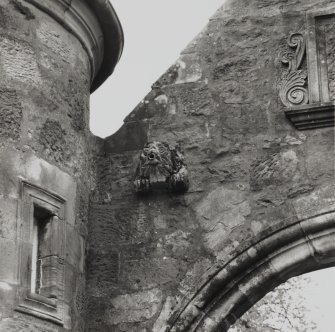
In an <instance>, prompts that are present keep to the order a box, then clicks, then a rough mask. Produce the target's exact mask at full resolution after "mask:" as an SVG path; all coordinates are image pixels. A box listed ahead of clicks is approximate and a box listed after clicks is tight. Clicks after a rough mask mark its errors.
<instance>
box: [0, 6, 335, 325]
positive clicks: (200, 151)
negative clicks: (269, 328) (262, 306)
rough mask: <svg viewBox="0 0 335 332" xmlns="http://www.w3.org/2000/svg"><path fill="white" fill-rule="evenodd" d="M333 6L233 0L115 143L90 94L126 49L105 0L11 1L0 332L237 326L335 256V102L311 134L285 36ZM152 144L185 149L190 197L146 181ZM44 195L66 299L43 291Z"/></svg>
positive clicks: (2, 128)
mask: <svg viewBox="0 0 335 332" xmlns="http://www.w3.org/2000/svg"><path fill="white" fill-rule="evenodd" d="M328 6H330V7H334V5H332V1H330V0H322V1H320V0H308V1H306V0H294V1H293V0H292V1H287V0H285V1H283V0H282V1H278V0H267V1H265V0H252V1H247V2H246V1H243V0H228V1H226V2H225V4H224V6H223V7H222V8H220V9H219V10H218V11H217V12H216V13H215V14H214V16H213V17H212V18H211V19H210V21H209V23H208V25H207V27H206V28H205V29H204V30H203V31H202V32H201V33H200V34H199V35H198V36H197V37H196V38H195V39H194V40H193V41H192V42H191V43H190V44H189V45H188V46H187V47H186V49H185V50H184V51H183V52H182V54H181V56H180V58H179V59H178V60H177V61H176V63H175V64H174V65H172V66H171V68H170V69H168V70H167V72H166V73H165V74H163V75H162V77H161V78H159V79H158V80H157V82H155V83H154V84H153V86H152V90H151V92H150V93H149V94H148V95H147V96H146V97H145V98H144V100H143V102H141V103H140V104H139V105H138V106H137V107H136V108H135V110H134V111H133V112H132V113H130V114H129V115H128V117H127V118H126V119H125V123H124V125H123V127H122V128H121V129H120V130H119V131H118V132H117V133H115V134H114V135H112V136H110V137H108V138H106V139H105V140H103V139H100V138H97V137H93V136H92V134H91V133H90V132H89V129H88V118H89V114H88V109H89V107H88V103H89V94H90V91H93V90H94V89H96V88H97V87H98V86H99V85H100V84H101V83H102V82H103V80H104V79H106V77H107V76H108V75H109V74H110V73H111V72H112V71H113V68H114V66H115V64H116V62H117V59H118V57H119V56H120V52H121V49H122V31H121V28H120V26H119V23H118V21H117V18H116V16H115V13H114V11H113V10H112V9H111V7H110V6H109V4H108V2H106V1H103V0H96V1H94V2H92V1H91V2H90V1H87V4H86V1H84V0H81V1H72V2H70V1H59V0H57V1H55V0H54V1H51V0H46V1H45V2H43V3H42V2H39V1H36V0H29V1H28V0H25V1H24V0H21V1H20V0H0V27H1V29H2V33H1V34H0V46H1V52H0V74H1V84H2V86H1V87H0V90H1V93H0V94H1V96H0V158H1V159H0V160H1V162H0V226H1V227H0V252H1V253H2V255H1V257H0V260H1V269H0V331H1V332H2V331H6V332H7V331H8V332H12V331H41V332H42V331H43V332H44V331H58V332H62V331H73V332H80V331H89V332H94V331H99V332H107V331H108V332H109V331H113V332H114V331H115V332H121V331H127V332H128V331H129V332H131V331H134V332H135V331H136V332H149V331H152V332H168V331H171V332H172V331H174V332H177V331H185V332H186V331H205V332H212V331H217V330H219V329H221V330H223V331H226V330H228V329H229V326H230V325H231V324H233V323H234V321H235V320H236V318H238V317H240V316H241V315H242V314H243V313H244V312H245V311H247V310H248V309H249V308H250V307H251V306H252V305H253V304H255V303H256V302H257V301H258V300H259V299H260V298H261V297H262V296H264V295H265V294H266V293H267V292H269V291H271V290H272V289H273V288H275V287H276V286H278V285H279V284H280V283H282V282H284V281H285V280H286V279H288V278H290V277H293V276H296V275H299V274H302V273H305V272H309V271H312V270H315V269H320V268H324V267H328V266H332V265H334V261H335V259H334V257H335V255H334V252H335V249H334V243H335V241H334V235H333V232H332V229H333V227H334V222H335V216H334V212H333V211H334V209H335V195H334V193H335V192H334V188H335V183H334V127H333V126H332V125H333V123H332V122H331V119H332V116H333V115H332V114H333V108H331V106H329V105H330V104H327V107H326V109H325V108H324V107H323V106H324V105H323V104H322V105H321V106H320V105H318V106H317V109H318V110H319V109H320V107H321V113H322V116H326V117H327V118H326V122H323V119H324V118H321V120H320V118H318V119H317V121H316V122H317V124H318V125H317V126H316V125H314V124H315V122H313V123H312V122H308V121H310V119H312V120H313V119H314V120H315V117H314V118H313V117H312V118H311V117H308V116H307V118H308V119H307V125H308V126H309V128H312V127H313V129H312V130H308V131H299V130H298V129H297V128H295V127H294V126H293V124H296V123H295V122H294V121H293V120H292V117H290V115H288V113H287V112H288V111H293V112H295V113H294V114H295V115H294V116H300V115H299V114H300V113H299V112H301V105H298V106H297V107H298V108H294V107H293V108H292V109H291V108H288V106H287V105H285V104H284V103H283V102H282V99H281V98H280V89H281V82H282V81H281V79H282V78H283V71H285V70H287V67H285V64H283V63H282V61H281V60H282V58H281V55H282V53H283V50H287V48H288V47H290V46H289V45H288V44H287V40H288V38H289V36H290V35H291V34H292V33H297V32H299V33H301V34H304V33H306V27H307V25H306V24H307V23H306V12H307V11H312V12H314V11H315V10H319V9H320V8H322V9H325V10H326V13H327V10H329V11H330V13H333V11H332V9H331V8H330V9H329V8H328ZM68 11H69V13H71V14H73V15H72V16H71V15H66V13H67V12H68ZM74 13H77V14H78V13H79V14H78V15H79V16H80V15H82V16H80V17H79V18H78V17H76V15H74ZM320 20H321V21H322V20H323V19H322V18H321V19H320ZM327 20H329V18H328V17H327ZM334 20H335V18H334ZM82 22H86V24H83V23H82ZM322 22H323V21H322ZM328 23H329V22H328V21H327V24H328ZM322 24H323V23H322ZM329 24H330V23H329ZM329 24H328V25H327V27H329V26H330V25H329ZM87 27H89V28H90V29H88V28H87ZM327 29H328V28H327ZM327 29H326V28H325V29H324V30H322V31H324V33H325V34H326V38H325V42H326V44H327V43H328V44H329V47H330V46H331V45H332V44H331V43H332V41H331V39H330V37H329V36H328V35H327V33H329V31H328V30H327ZM91 33H92V34H91ZM327 36H328V37H327ZM327 38H328V39H327ZM103 46H104V47H103ZM292 50H293V51H294V47H293V48H292V47H291V51H292ZM306 51H308V49H307V50H306ZM322 54H323V53H322ZM325 54H326V56H328V58H329V57H330V56H331V54H332V53H331V52H330V51H329V50H328V51H327V52H326V53H325ZM328 58H327V59H328ZM302 61H303V62H302V63H301V68H302V69H301V70H307V69H309V68H310V67H308V66H310V65H309V64H308V63H307V61H306V58H304V59H303V60H302ZM327 61H328V62H327V63H328V64H329V66H330V69H329V75H328V79H329V82H330V83H329V91H330V92H331V93H332V91H333V85H334V84H333V82H332V79H333V74H332V73H333V59H332V58H331V59H328V60H327ZM322 70H323V72H322V73H323V75H324V74H325V72H324V71H325V67H323V69H322ZM309 75H310V72H309ZM284 76H285V75H284ZM322 77H323V78H324V77H325V76H322ZM302 84H303V86H302V87H303V88H306V89H307V88H308V87H310V85H308V86H307V85H306V86H305V85H304V84H307V81H306V83H302ZM323 88H324V86H323ZM330 103H331V102H330ZM293 106H295V105H293ZM299 107H300V108H299ZM304 107H305V106H304ZM313 107H314V106H313ZM310 111H311V109H310V108H308V110H307V112H310ZM327 112H328V113H327ZM298 113H299V114H298ZM325 113H326V115H325ZM290 114H291V113H290ZM297 114H298V115H297ZM313 114H314V115H315V114H319V113H315V112H314V113H313ZM314 115H313V116H314ZM295 119H296V118H295ZM300 120H301V119H300ZM300 120H299V121H300ZM305 120H306V119H305V118H303V120H301V121H300V124H301V122H302V123H305V122H306V121H305ZM291 121H292V122H293V124H292V122H291ZM325 123H326V125H327V126H328V127H325V128H321V127H322V126H321V125H320V124H325ZM148 142H166V143H167V144H168V145H169V146H170V147H174V146H176V145H179V146H180V147H181V149H182V151H183V155H184V158H185V163H186V164H187V169H188V178H189V181H190V186H189V188H188V191H187V192H185V193H171V192H169V191H157V192H155V193H154V194H153V195H142V196H141V195H137V194H136V193H135V192H134V187H133V183H134V174H135V173H136V172H135V171H136V167H137V163H138V160H139V155H140V153H141V151H142V149H143V147H144V146H145V145H146V143H148ZM34 195H36V196H39V197H37V198H36V197H35V196H34ZM31 197H33V198H31ZM30 199H31V200H33V201H34V199H37V200H39V201H38V202H40V201H43V202H44V203H38V204H42V205H43V206H42V210H41V211H42V212H40V214H41V213H42V214H43V213H44V212H43V211H45V209H46V208H45V206H44V205H46V206H49V207H48V209H49V210H50V211H51V212H52V213H51V212H50V211H49V212H50V213H51V214H50V215H52V216H56V217H57V218H58V221H59V224H57V225H58V228H57V233H55V234H57V239H59V241H52V243H53V246H55V247H57V246H56V244H57V245H59V250H58V251H57V260H56V262H54V263H52V264H53V265H52V264H51V265H52V268H54V269H55V270H57V271H58V272H57V273H58V274H57V278H58V279H57V282H56V285H53V286H55V287H56V289H57V290H58V293H57V294H56V295H57V300H56V307H55V306H54V303H55V301H54V298H50V299H47V300H46V299H43V298H40V297H37V300H36V296H35V297H34V296H33V295H34V294H33V295H31V294H30V293H29V280H30V279H29V278H30V272H31V271H30V269H31V259H30V258H31V257H30V256H31V252H32V247H33V241H32V235H31V234H32V231H31V229H32V227H33V226H32V221H31V217H32V216H33V215H32V212H31V209H32V205H31V204H32V203H31V201H30ZM29 204H30V205H29ZM36 204H37V203H36ZM48 204H49V205H48ZM34 206H35V205H34ZM33 208H35V207H33ZM29 209H30V210H29ZM29 222H30V223H31V225H30V224H29ZM29 225H30V226H31V227H30V226H29ZM311 248H312V249H311ZM35 295H36V294H35ZM33 299H35V300H36V301H37V302H38V303H39V304H40V307H39V308H37V307H36V306H35V307H34V305H35V304H32V302H34V301H33ZM36 301H35V302H36ZM43 301H44V302H43ZM41 303H42V304H41ZM43 303H44V304H43ZM45 303H49V304H50V305H49V307H48V306H46V305H45ZM50 308H51V309H50ZM48 310H49V311H48Z"/></svg>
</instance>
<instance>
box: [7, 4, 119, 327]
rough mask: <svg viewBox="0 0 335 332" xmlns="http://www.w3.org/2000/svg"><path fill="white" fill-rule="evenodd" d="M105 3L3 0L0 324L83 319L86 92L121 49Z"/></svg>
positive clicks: (65, 323)
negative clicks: (108, 36) (108, 34)
mask: <svg viewBox="0 0 335 332" xmlns="http://www.w3.org/2000/svg"><path fill="white" fill-rule="evenodd" d="M99 11H100V12H99ZM101 13H104V15H105V16H104V19H105V20H107V21H108V23H107V24H105V23H102V24H100V22H99V19H98V16H97V15H100V14H101ZM111 13H112V14H113V15H115V13H114V12H112V9H111V6H109V3H103V2H101V1H96V2H95V3H94V4H93V5H92V7H89V5H88V4H87V3H86V2H85V1H72V2H71V1H55V0H52V1H44V0H43V1H34V0H31V1H19V0H1V1H0V29H1V34H0V49H1V52H0V77H1V78H0V225H1V226H0V252H1V257H0V265H1V269H0V331H6V332H11V331H34V332H35V331H43V332H45V331H65V330H71V331H83V329H84V317H83V315H84V311H85V241H86V237H87V215H88V205H89V191H90V188H91V186H92V184H93V180H92V176H91V152H90V145H91V144H90V141H92V142H93V138H92V137H91V136H92V135H91V133H90V132H89V128H88V124H89V113H88V111H89V96H90V90H93V89H95V88H97V87H98V86H99V85H100V84H101V83H102V81H103V80H104V79H105V78H106V77H107V76H108V75H109V74H110V73H111V71H112V70H113V66H114V65H115V63H116V61H117V59H118V57H119V53H120V49H121V42H120V41H121V40H122V35H121V32H120V31H121V29H120V27H119V26H118V22H116V21H115V20H114V21H113V15H112V14H111ZM115 17H116V16H115ZM115 17H114V19H115ZM113 24H114V25H115V26H117V28H118V29H119V30H118V31H116V32H115V31H114V32H113V30H112V29H110V31H111V33H114V37H115V36H116V35H118V34H119V35H118V37H119V38H120V40H119V41H115V43H116V44H117V45H116V46H115V45H112V46H113V47H114V49H111V44H112V43H111V42H110V41H109V45H104V36H105V35H104V32H106V31H104V29H105V30H106V29H107V28H108V26H109V27H110V28H112V27H113ZM113 47H112V48H113ZM106 54H109V55H110V57H111V58H113V57H114V59H109V60H106V59H105V58H104V57H105V55H106ZM113 61H114V62H113ZM101 68H102V69H101ZM101 70H102V71H101Z"/></svg>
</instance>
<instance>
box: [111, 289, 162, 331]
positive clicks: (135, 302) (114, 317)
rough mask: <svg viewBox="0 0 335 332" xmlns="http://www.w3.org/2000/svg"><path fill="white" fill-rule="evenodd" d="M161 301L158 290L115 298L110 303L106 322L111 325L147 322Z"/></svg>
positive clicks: (160, 294) (160, 293)
mask: <svg viewBox="0 0 335 332" xmlns="http://www.w3.org/2000/svg"><path fill="white" fill-rule="evenodd" d="M161 301H162V292H161V291H160V290H159V289H152V290H149V291H145V292H140V293H134V294H127V295H120V296H117V297H115V298H113V299H112V301H111V304H112V306H113V308H112V309H111V310H110V311H109V312H108V316H109V319H108V320H109V322H110V323H111V324H112V325H116V324H120V323H134V322H143V321H147V320H148V319H150V318H152V317H153V316H154V315H155V314H156V313H157V311H158V310H159V307H160V305H161Z"/></svg>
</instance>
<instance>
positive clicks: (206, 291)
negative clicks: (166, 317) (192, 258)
mask: <svg viewBox="0 0 335 332" xmlns="http://www.w3.org/2000/svg"><path fill="white" fill-rule="evenodd" d="M334 265H335V212H334V211H331V212H327V213H324V214H320V215H316V216H313V217H311V218H308V219H304V220H301V221H299V222H297V223H295V224H293V225H291V226H288V227H286V228H284V229H281V230H278V231H276V232H274V233H272V234H270V235H268V236H267V237H263V238H262V239H261V240H259V241H257V242H256V243H255V244H254V245H252V246H251V247H249V248H248V249H247V250H245V251H243V252H242V253H240V254H239V255H237V256H236V257H235V258H234V259H232V260H231V261H230V262H228V263H227V264H226V265H225V266H224V267H223V268H221V269H220V270H219V271H217V272H216V273H215V274H214V275H211V276H209V277H208V279H207V282H206V283H205V284H203V285H201V286H200V287H199V288H198V290H197V292H196V293H195V295H194V296H192V297H190V300H188V301H185V302H184V303H182V305H181V306H180V307H179V310H178V311H176V313H175V314H174V315H173V316H172V317H171V319H170V321H169V324H168V326H169V327H168V328H167V331H169V332H182V331H185V332H186V331H204V332H214V331H227V330H228V329H229V327H230V326H231V325H232V324H233V323H234V322H235V321H236V319H237V318H238V317H240V316H241V315H242V314H243V313H244V312H246V311H247V310H248V309H249V308H251V307H252V306H253V305H254V304H255V303H256V302H257V301H258V300H260V299H261V298H262V297H263V296H264V295H265V294H266V293H268V292H269V291H271V290H272V289H274V288H275V287H276V286H278V285H279V284H281V283H283V282H285V281H287V280H288V279H289V278H291V277H294V276H297V275H300V274H303V273H307V272H311V271H314V270H319V269H323V268H326V267H330V266H334Z"/></svg>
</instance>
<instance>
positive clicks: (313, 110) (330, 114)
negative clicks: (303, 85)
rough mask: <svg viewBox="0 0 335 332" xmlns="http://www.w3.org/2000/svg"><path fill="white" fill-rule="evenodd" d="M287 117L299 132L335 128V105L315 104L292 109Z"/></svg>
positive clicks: (288, 111) (329, 103)
mask: <svg viewBox="0 0 335 332" xmlns="http://www.w3.org/2000/svg"><path fill="white" fill-rule="evenodd" d="M285 114H286V117H287V118H288V119H289V120H290V121H291V122H292V123H293V125H294V126H295V127H296V128H297V129H299V130H306V129H316V128H322V127H332V126H334V115H335V103H334V102H328V103H314V104H308V105H302V106H295V107H291V108H289V109H288V110H286V111H285Z"/></svg>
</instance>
